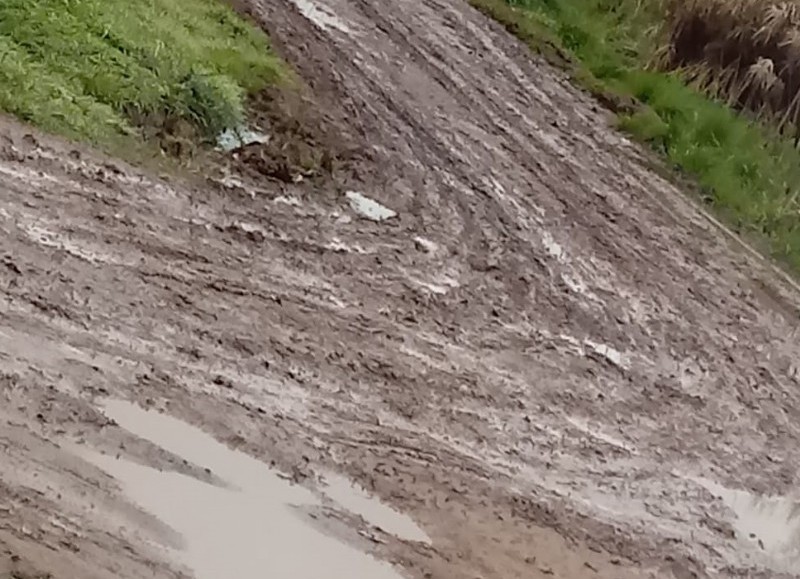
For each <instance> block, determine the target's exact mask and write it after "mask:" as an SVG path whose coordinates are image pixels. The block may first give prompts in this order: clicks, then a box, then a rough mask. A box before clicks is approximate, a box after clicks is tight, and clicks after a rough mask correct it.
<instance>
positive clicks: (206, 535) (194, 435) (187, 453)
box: [84, 401, 421, 579]
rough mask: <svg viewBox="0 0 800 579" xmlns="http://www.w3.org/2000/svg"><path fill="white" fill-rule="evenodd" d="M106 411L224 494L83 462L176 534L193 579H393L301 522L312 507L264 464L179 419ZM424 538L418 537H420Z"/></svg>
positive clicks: (383, 566)
mask: <svg viewBox="0 0 800 579" xmlns="http://www.w3.org/2000/svg"><path fill="white" fill-rule="evenodd" d="M105 409H106V413H107V414H108V416H109V417H111V418H113V419H114V420H116V421H117V423H119V424H120V426H122V427H123V428H125V429H127V430H128V431H130V432H131V433H133V434H135V435H137V436H139V437H141V438H144V439H146V440H150V441H151V442H153V443H155V444H157V445H159V446H161V447H162V448H163V449H165V450H167V451H169V452H171V453H173V454H175V455H177V456H180V457H182V458H184V459H185V460H187V461H190V462H192V463H195V464H196V465H198V466H201V467H206V468H209V469H211V471H212V472H213V473H214V474H215V475H216V476H217V477H219V479H221V480H224V481H225V482H226V483H227V484H228V485H229V487H228V488H222V487H218V486H214V485H211V484H207V483H204V482H202V481H199V480H197V479H195V478H193V477H190V476H186V475H183V474H179V473H175V472H161V471H159V470H156V469H153V468H150V467H147V466H141V465H139V464H135V463H133V462H130V461H127V460H124V459H116V458H113V457H111V456H107V455H101V454H98V453H86V454H85V455H84V458H86V459H87V460H88V461H89V462H91V463H93V464H95V465H96V466H98V467H99V468H101V469H102V470H104V471H106V472H107V473H108V474H110V475H112V476H113V477H115V478H117V479H118V480H119V481H120V483H121V484H122V486H123V488H124V490H125V492H126V494H127V496H128V497H129V498H130V499H131V500H132V501H133V502H135V503H137V504H138V505H139V506H140V507H141V508H142V509H144V510H146V511H148V512H150V513H152V514H153V515H155V516H156V517H158V518H159V519H160V520H161V521H163V522H164V523H166V524H167V525H169V526H170V527H172V528H173V529H174V530H175V531H177V532H178V533H180V534H181V535H182V536H183V539H184V543H185V548H184V550H183V551H181V552H174V555H175V556H176V557H178V558H179V560H180V562H181V563H183V564H185V565H186V566H187V567H189V568H190V569H192V570H193V571H194V573H195V576H196V577H197V579H220V578H223V577H236V579H251V578H252V579H256V578H258V579H263V578H264V577H291V578H292V579H312V578H313V579H345V578H348V579H349V578H351V577H364V578H369V579H399V578H400V577H401V576H400V575H399V574H398V573H397V572H395V571H394V570H393V568H392V567H391V566H390V565H389V564H387V563H385V562H381V561H378V560H376V559H375V558H373V557H371V556H370V555H367V554H365V553H362V552H361V551H358V550H357V549H355V548H353V547H350V546H348V545H345V544H343V543H341V542H339V541H337V540H336V539H335V538H332V537H330V536H327V535H325V534H323V533H322V532H320V531H318V530H316V529H315V528H314V527H312V526H311V525H310V524H309V523H307V522H305V521H304V520H303V519H302V518H301V517H300V516H299V513H298V512H297V509H296V507H298V506H314V505H319V504H320V501H319V499H318V498H317V497H316V496H315V495H314V494H313V493H312V492H311V491H309V490H307V489H304V488H301V487H298V486H294V485H291V484H289V483H288V482H287V481H285V480H283V479H282V478H280V477H279V476H277V474H276V473H275V472H273V471H271V470H270V469H269V468H267V467H266V466H265V465H264V464H263V463H261V462H259V461H257V460H255V459H253V458H251V457H249V456H247V455H245V454H243V453H240V452H236V451H233V450H231V449H229V448H227V447H226V446H224V445H222V444H220V443H219V442H217V441H216V440H215V439H214V438H212V437H211V436H208V435H207V434H205V433H204V432H203V431H201V430H199V429H197V428H195V427H193V426H190V425H188V424H186V423H184V422H181V421H180V420H177V419H175V418H172V417H170V416H167V415H164V414H159V413H156V412H148V411H145V410H142V409H140V408H139V407H138V406H135V405H133V404H130V403H127V402H122V401H110V402H108V403H107V404H106V406H105ZM419 533H421V531H419Z"/></svg>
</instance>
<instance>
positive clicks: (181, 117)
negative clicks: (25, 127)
mask: <svg viewBox="0 0 800 579" xmlns="http://www.w3.org/2000/svg"><path fill="white" fill-rule="evenodd" d="M285 79H288V73H287V70H286V69H284V66H283V64H282V62H281V61H280V60H279V59H278V58H277V57H276V56H274V55H273V53H272V52H271V51H270V48H269V41H268V38H267V37H266V35H265V34H263V33H262V32H261V31H260V30H258V29H257V28H255V27H254V26H251V25H250V24H249V23H246V22H244V21H243V20H241V19H240V18H239V17H238V16H237V15H236V14H234V12H233V11H232V10H231V9H230V8H229V7H228V6H226V5H225V4H224V3H223V2H220V1H219V0H36V1H35V2H30V0H3V1H2V2H0V109H2V110H4V111H6V112H9V113H12V114H14V115H16V116H17V117H19V118H21V119H22V120H24V121H27V122H30V123H31V124H34V125H37V126H38V127H40V128H42V129H44V130H47V131H51V132H55V133H59V134H62V135H65V136H68V137H71V138H77V139H80V140H86V141H89V142H91V143H93V144H95V145H100V146H103V147H104V148H107V149H110V150H114V151H120V150H124V149H125V148H126V147H130V146H131V145H134V144H140V143H142V142H143V141H144V140H145V139H147V137H151V136H153V133H158V134H163V133H168V134H184V135H186V134H189V135H190V136H191V138H192V139H198V138H199V139H210V138H211V137H213V136H214V135H216V134H217V133H219V132H220V131H222V130H224V129H227V128H233V127H236V126H238V125H239V124H240V123H241V122H242V121H243V119H244V115H245V104H244V103H245V98H246V96H247V94H249V93H255V92H257V91H259V90H260V89H262V88H264V87H267V86H270V85H274V84H276V83H281V82H282V81H283V80H285Z"/></svg>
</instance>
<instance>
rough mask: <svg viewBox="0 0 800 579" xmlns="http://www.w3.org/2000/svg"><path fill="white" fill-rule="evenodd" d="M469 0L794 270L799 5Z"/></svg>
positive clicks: (799, 216)
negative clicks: (563, 72)
mask: <svg viewBox="0 0 800 579" xmlns="http://www.w3.org/2000/svg"><path fill="white" fill-rule="evenodd" d="M470 1H471V3H472V4H473V5H474V6H475V7H476V8H478V9H479V10H481V11H483V12H484V13H486V14H487V15H489V16H491V17H493V18H494V19H496V20H497V21H498V22H500V23H501V24H503V25H504V26H505V27H506V28H507V29H508V30H509V31H510V32H512V33H514V34H516V35H517V36H518V37H519V38H520V39H521V40H523V41H524V42H526V43H527V44H528V45H529V46H530V47H531V48H532V49H534V50H535V51H537V52H539V53H541V54H543V55H544V56H545V57H547V58H549V59H550V60H553V61H555V62H556V64H560V65H562V66H565V67H566V68H567V69H568V70H570V72H571V73H572V75H573V77H574V78H575V80H576V81H577V82H578V83H580V84H582V85H583V87H584V88H586V89H587V90H589V91H591V92H592V93H594V94H595V95H596V96H598V97H599V98H600V100H601V101H602V102H604V103H605V104H607V105H608V106H610V107H611V108H612V109H613V110H615V111H616V112H617V115H618V117H619V125H620V127H621V128H622V129H624V130H626V131H628V132H629V133H630V134H631V135H633V136H634V137H636V138H638V139H640V140H642V141H645V142H647V143H649V144H650V145H652V146H653V148H655V149H656V150H658V151H659V152H661V153H663V154H664V155H665V157H666V158H667V159H668V161H670V162H671V164H672V165H673V166H674V167H675V168H676V169H678V170H679V171H681V172H683V173H685V174H688V175H690V176H691V177H693V178H694V180H696V182H697V183H699V185H700V189H701V191H702V195H703V198H704V200H705V201H706V202H708V203H710V204H712V205H713V206H714V207H715V208H716V209H718V210H719V211H720V212H721V213H722V214H723V216H724V217H727V218H728V221H729V223H730V224H731V225H732V226H733V227H734V229H737V230H738V231H739V232H740V233H745V234H757V236H758V237H760V238H761V239H764V240H766V242H767V244H768V246H769V249H770V250H771V252H772V254H773V256H775V257H777V258H780V259H782V260H784V261H786V262H788V263H789V264H790V265H792V266H794V268H796V270H800V198H799V197H800V152H798V150H797V148H796V147H795V143H794V136H795V135H796V134H797V129H798V126H800V2H798V1H797V0H791V1H784V2H777V1H774V0H470Z"/></svg>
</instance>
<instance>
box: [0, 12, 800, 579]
mask: <svg viewBox="0 0 800 579" xmlns="http://www.w3.org/2000/svg"><path fill="white" fill-rule="evenodd" d="M237 8H239V9H240V10H242V11H246V12H247V13H248V14H250V16H251V17H253V18H255V19H257V20H258V21H259V22H261V23H262V25H264V27H265V28H266V29H267V30H268V31H269V32H270V33H271V35H272V36H273V38H274V39H275V41H276V45H277V47H278V48H279V49H280V50H281V51H282V53H283V54H284V55H285V56H286V57H287V58H288V59H289V60H290V61H291V62H292V63H293V64H294V65H295V66H296V67H297V69H298V70H299V72H300V73H301V75H302V76H303V77H304V79H305V80H306V81H307V82H308V84H309V86H310V87H311V89H312V90H313V92H314V94H315V96H316V98H318V99H319V107H320V110H321V111H324V114H325V115H326V118H327V122H329V123H333V124H337V123H338V125H339V126H340V129H341V131H342V134H343V137H342V139H343V140H346V141H347V142H348V143H358V144H359V145H358V146H359V147H360V149H359V151H358V161H357V162H354V163H353V164H352V165H351V166H350V167H349V168H348V170H347V171H340V172H338V173H337V172H336V171H334V175H335V178H334V179H333V180H332V181H328V182H325V183H307V182H300V183H294V184H287V183H279V182H276V181H273V180H269V179H265V178H257V177H256V176H255V173H247V172H244V173H243V174H233V175H232V174H228V175H227V177H226V178H225V179H221V178H220V179H209V180H208V181H207V182H206V183H203V184H197V183H193V182H181V181H179V180H178V179H171V180H165V179H164V178H157V177H154V176H148V175H146V174H144V173H141V172H139V171H137V170H134V169H131V168H129V167H127V166H125V165H124V164H122V163H120V162H117V161H109V160H107V159H102V158H100V157H98V156H95V155H93V154H91V153H89V152H87V151H83V150H81V151H79V150H77V149H76V148H75V147H74V146H71V145H66V144H63V143H61V142H59V141H57V140H54V139H48V138H45V137H42V136H33V135H30V134H29V131H28V130H27V129H24V128H22V127H20V126H19V125H17V124H15V123H13V122H10V121H4V122H3V126H2V135H3V136H2V137H0V183H2V186H1V187H0V235H2V239H3V243H2V251H0V291H2V296H0V297H1V298H2V299H0V369H2V375H0V396H2V401H0V450H2V460H3V469H2V474H1V475H0V577H4V578H5V577H46V576H48V574H51V575H52V576H53V577H64V578H72V577H75V578H78V577H80V578H81V579H91V578H95V577H96V578H106V577H115V578H138V577H153V576H157V577H184V576H190V575H191V574H192V573H193V572H195V573H196V570H193V569H192V567H191V561H189V562H188V563H187V562H186V560H184V559H183V558H181V557H179V556H176V555H175V553H176V552H186V553H191V552H192V549H193V546H192V545H195V546H196V544H197V543H192V540H193V539H192V536H188V537H187V536H184V534H183V533H181V531H180V529H178V528H176V527H180V526H181V524H182V523H181V521H184V519H180V518H174V519H170V520H172V521H173V523H172V524H170V523H169V521H167V520H166V519H169V517H167V516H163V514H162V516H159V513H158V512H157V511H158V510H159V508H160V507H159V505H155V504H149V503H148V501H149V499H148V497H147V496H144V495H142V494H141V493H142V492H144V491H143V490H142V489H141V488H139V487H136V488H134V489H133V490H134V491H136V492H131V489H130V484H131V483H130V481H129V480H128V481H127V482H126V477H127V476H128V475H127V474H126V473H128V472H133V471H135V472H136V473H138V474H139V475H141V476H145V474H142V473H145V472H146V473H148V474H147V476H151V475H153V473H158V472H159V471H160V472H161V473H162V474H163V476H167V475H169V476H173V477H183V478H182V479H181V480H184V479H185V480H184V482H185V481H186V480H188V481H191V482H192V484H197V485H201V488H203V489H204V491H203V492H207V491H208V492H210V491H209V489H222V488H225V485H226V484H230V483H232V482H233V484H234V485H235V484H236V481H232V480H231V478H230V477H231V476H232V475H231V473H225V472H218V471H219V470H220V469H215V468H212V466H213V465H210V464H205V463H204V458H205V457H204V456H186V455H183V454H181V453H177V452H175V451H174V449H171V447H170V445H169V444H166V443H164V442H163V441H161V440H159V439H158V437H157V436H156V435H155V434H153V436H152V437H148V436H142V435H143V434H145V433H142V432H136V431H137V428H133V426H135V425H136V424H138V423H136V424H129V425H128V426H129V427H130V429H128V430H126V428H125V424H123V423H122V422H124V421H117V420H114V419H113V417H112V416H110V415H109V414H108V413H107V408H108V407H107V401H108V400H126V401H129V402H132V403H134V404H136V405H137V406H140V407H141V408H143V409H150V410H152V411H159V412H163V413H165V414H169V415H171V416H172V417H174V418H175V419H179V420H181V421H183V422H185V423H188V424H191V425H194V426H195V427H198V428H201V429H202V430H203V431H204V432H205V433H206V434H208V435H211V436H213V437H214V439H215V440H216V441H218V442H219V443H221V444H223V445H226V446H227V447H229V448H230V449H235V450H238V451H240V452H241V453H244V454H246V455H249V456H250V457H251V458H253V459H257V460H258V461H261V462H262V463H263V464H264V465H265V468H266V467H268V468H269V469H271V472H273V473H275V474H274V476H275V477H278V478H279V479H280V480H282V481H286V482H287V483H291V484H292V485H294V486H293V487H290V488H292V489H294V490H293V491H292V492H296V493H307V494H308V496H313V497H316V498H315V499H314V500H311V499H309V500H308V501H307V502H305V503H303V504H302V505H301V506H299V507H297V508H296V509H295V510H294V511H293V515H292V516H293V517H295V518H294V519H292V520H291V521H292V522H290V523H289V522H287V523H285V524H286V525H300V523H299V522H298V521H300V520H302V521H303V525H305V526H306V527H308V528H311V529H312V530H313V531H314V533H317V534H316V535H314V536H315V537H316V539H315V540H318V541H320V543H319V544H322V542H323V539H322V538H335V542H338V543H340V544H341V545H346V546H347V547H348V549H351V550H352V551H353V552H354V553H359V552H360V553H361V554H363V556H364V557H368V558H369V565H377V566H379V567H380V569H381V571H380V573H384V572H385V573H387V574H399V575H400V576H404V577H410V578H417V577H418V578H426V579H433V578H450V577H467V578H475V579H477V578H483V579H490V578H495V577H496V578H503V579H506V578H512V577H526V578H531V577H533V578H537V577H542V578H545V577H564V578H570V579H582V578H584V577H585V578H589V577H601V578H614V579H617V578H626V577H674V578H679V579H684V578H689V577H794V576H797V569H798V545H800V531H798V528H799V527H800V522H798V521H800V509H798V508H797V506H796V505H797V503H795V501H794V499H795V497H796V496H797V495H796V490H795V489H796V484H797V475H796V473H797V469H798V459H799V458H800V444H798V440H800V394H798V392H799V390H798V386H800V384H798V382H800V372H799V371H798V367H797V364H798V362H797V361H798V360H800V341H798V339H797V335H796V328H797V321H796V320H797V314H796V312H797V304H798V300H797V296H798V294H797V291H796V290H795V289H794V288H793V287H792V286H791V284H789V283H788V282H786V281H785V280H783V278H781V277H780V276H777V275H775V274H774V272H773V271H772V270H771V268H769V267H768V266H767V265H766V264H764V263H763V262H761V261H760V260H759V259H757V258H756V257H754V255H753V254H752V252H750V251H747V250H746V249H744V248H743V247H742V246H741V244H739V243H738V242H736V241H735V240H733V239H732V238H731V237H730V236H729V235H727V234H726V233H724V232H723V231H721V230H720V229H719V228H718V227H717V226H716V225H714V223H712V221H711V220H709V219H708V218H707V217H706V216H704V215H703V214H702V213H701V212H700V211H699V210H698V209H696V208H695V207H694V206H693V205H692V204H691V203H689V202H688V201H687V200H686V199H684V197H682V196H681V194H680V193H679V192H678V191H676V190H675V189H674V188H673V187H672V186H671V185H670V184H669V183H667V182H666V181H664V180H663V179H662V178H661V177H659V176H657V175H656V174H655V173H653V172H652V171H651V170H649V169H647V168H646V167H647V166H648V163H649V160H648V159H647V158H646V157H645V156H644V154H643V153H641V152H640V151H639V150H638V149H637V148H636V147H635V146H634V145H632V144H630V143H628V142H627V141H626V140H625V139H624V138H622V137H621V136H620V135H619V134H617V133H616V132H614V131H613V130H612V129H610V128H609V119H608V118H607V116H606V115H605V114H604V113H603V112H602V111H600V110H598V107H597V106H596V105H595V104H594V103H593V102H591V100H589V99H588V98H587V97H585V96H583V95H581V94H580V93H578V92H577V91H576V90H574V89H572V88H571V87H570V86H569V85H568V84H567V83H566V81H565V80H564V79H563V78H562V77H561V75H560V74H559V73H558V72H556V71H554V70H552V69H550V68H549V67H547V66H546V65H544V64H543V63H541V62H538V61H536V60H534V59H533V58H532V57H530V56H529V55H528V54H527V53H526V51H525V50H524V48H523V47H521V46H520V45H518V44H517V43H516V42H515V41H514V40H513V39H511V38H510V37H508V36H507V35H506V34H505V33H504V32H503V31H501V29H500V28H499V27H498V26H495V25H494V24H493V23H490V22H488V21H487V20H486V19H485V18H484V17H482V16H481V15H479V14H477V13H476V12H475V11H473V10H472V9H470V8H469V7H468V6H467V5H466V4H465V3H463V2H457V1H454V0H453V1H445V0H422V1H419V2H410V1H406V0H403V1H400V2H393V3H383V2H376V1H374V0H315V3H314V4H309V3H307V2H305V1H304V0H297V4H293V3H290V2H288V1H287V2H281V1H278V0H270V1H269V2H267V1H258V0H252V1H249V0H248V1H245V0H242V1H241V2H240V3H239V4H237ZM348 146H350V145H348ZM365 199H367V200H372V201H374V203H372V202H368V201H365ZM376 216H377V217H376ZM98 453H100V454H98ZM102 453H105V455H103V454H102ZM98 456H101V457H104V458H102V459H98V458H97V457H98ZM208 460H211V457H208ZM117 463H118V464H117ZM115 465H116V466H115ZM131 465H133V466H131ZM137 467H138V470H137ZM125 469H128V470H125ZM223 470H224V469H223ZM115 473H116V476H115ZM326 474H327V475H328V477H329V479H330V480H331V481H334V484H332V485H330V488H331V489H333V490H331V491H330V493H329V494H330V496H329V495H326V494H325V488H326V485H328V484H330V483H326V482H325V476H326ZM131 476H133V475H131ZM137 476H138V475H137ZM336 477H339V478H336ZM148 480H149V479H148ZM170 480H172V479H170ZM337 480H338V482H335V481H337ZM343 481H344V482H343ZM348 481H350V482H352V483H354V484H357V485H359V486H360V487H361V488H362V489H363V490H364V491H365V492H366V493H367V494H369V495H370V497H372V498H374V499H376V500H377V499H380V501H382V503H381V504H382V505H383V506H382V507H381V508H384V509H388V508H391V509H393V510H394V511H397V512H400V513H403V514H404V515H405V516H407V517H410V519H411V520H413V522H414V524H415V525H416V526H418V527H419V531H420V533H422V535H421V536H424V537H425V538H429V539H430V540H429V541H426V540H415V539H414V537H412V536H409V535H408V534H406V533H403V532H400V531H397V530H395V529H393V525H392V524H390V523H386V522H383V523H382V522H380V521H379V520H375V519H373V518H372V517H371V516H370V514H369V512H368V511H367V510H364V509H363V508H361V507H363V505H364V504H365V501H366V502H368V499H367V498H364V497H362V498H361V499H359V500H354V499H352V495H351V494H350V493H348V492H347V485H348V484H350V482H348ZM126 485H128V486H126ZM202 485H204V486H202ZM240 486H241V485H240ZM198 488H200V487H198ZM337 488H338V489H339V491H336V492H334V491H335V489H337ZM220 492H221V491H220ZM287 492H288V491H287ZM186 494H187V497H188V496H189V495H190V494H191V493H186ZM333 495H339V496H338V497H337V496H333ZM759 497H767V498H759ZM156 498H158V497H156ZM161 498H163V497H161ZM273 500H278V499H277V498H273ZM300 502H303V501H300ZM175 508H176V509H177V508H178V507H177V506H176V507H175ZM223 514H225V513H223ZM228 514H229V513H228ZM283 515H284V516H286V515H285V513H284V514H283ZM220 517H222V514H221V515H220ZM265 518H269V517H265ZM207 520H209V521H211V522H209V525H213V524H215V523H214V520H215V519H214V518H213V516H212V515H209V519H207ZM276 520H277V521H281V520H283V519H281V518H279V517H278V518H276ZM219 521H220V522H219V524H222V522H224V521H227V519H224V517H222V518H220V519H219ZM765 521H766V522H765ZM184 522H185V521H184ZM248 524H250V523H248V522H246V521H242V526H243V528H247V527H246V525H248ZM253 528H254V529H255V530H254V531H253V533H258V532H262V531H263V529H261V527H258V526H257V525H256V526H255V527H253ZM413 528H416V527H413ZM264 532H265V533H266V531H264ZM269 532H273V533H274V532H275V529H274V528H273V527H270V528H269ZM298 532H299V531H298ZM321 537H322V538H321ZM227 538H229V537H227V536H226V539H227ZM417 538H419V537H417ZM280 539H281V540H284V539H286V536H281V537H280ZM198 540H201V539H198ZM206 540H208V536H206V537H204V538H203V539H202V540H201V544H204V543H202V541H206ZM187 541H188V543H189V544H188V545H187V544H186V543H187ZM276 541H277V539H276ZM210 544H212V545H213V538H212V540H211V543H210ZM254 544H258V541H255V542H254ZM314 544H316V543H314ZM325 544H328V543H325ZM281 545H283V543H281V542H280V541H277V542H276V543H274V544H273V545H272V548H273V549H277V548H279V547H280V546H281ZM269 548H270V541H269V540H268V538H265V539H264V549H265V550H268V549H269ZM320 548H322V547H320ZM211 550H212V549H211V548H210V547H208V546H206V548H205V549H204V551H203V552H204V553H206V554H208V552H209V551H211ZM276 553H278V551H276ZM279 553H280V555H281V557H282V558H281V559H280V562H281V564H283V563H286V564H287V565H288V567H292V566H291V560H290V558H288V559H287V552H286V549H283V548H281V550H280V551H279ZM298 553H300V552H298ZM287 561H288V563H287ZM218 563H219V560H215V562H214V563H213V564H218ZM301 563H302V565H305V564H306V563H307V561H303V560H302V556H301V555H300V554H298V566H297V567H296V568H293V569H288V570H287V571H286V573H288V574H292V573H294V576H298V577H300V576H302V572H301V571H300V570H301V569H305V567H303V566H302V565H301ZM276 564H277V563H276ZM365 564H367V563H365ZM209 565H211V563H209ZM389 565H392V566H393V569H390V568H389ZM235 568H236V569H246V567H245V566H244V563H242V566H240V567H235ZM327 569H328V571H330V572H331V573H333V574H331V575H330V576H331V577H335V576H336V575H335V572H334V571H333V569H334V567H333V566H328V568H327ZM376 573H377V571H376ZM196 575H197V576H198V577H202V576H203V575H202V574H201V573H196ZM236 576H246V575H245V574H242V573H239V574H238V575H236ZM287 576H288V575H287ZM381 576H383V575H381Z"/></svg>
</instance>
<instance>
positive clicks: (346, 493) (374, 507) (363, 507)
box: [322, 474, 431, 544]
mask: <svg viewBox="0 0 800 579" xmlns="http://www.w3.org/2000/svg"><path fill="white" fill-rule="evenodd" d="M325 482H326V483H327V486H325V487H323V489H322V492H324V493H325V494H326V495H327V496H328V497H329V498H331V499H332V500H333V501H335V502H336V503H338V504H339V505H340V506H342V507H343V508H345V509H347V510H348V511H350V512H351V513H354V514H356V515H361V516H362V517H363V518H364V520H365V521H367V522H368V523H370V524H371V525H372V526H374V527H377V528H379V529H381V530H383V531H385V532H387V533H389V534H392V535H394V536H395V537H400V538H401V539H405V540H407V541H419V542H422V543H429V544H430V542H431V540H430V538H429V537H428V535H426V534H425V531H423V530H422V529H420V528H419V527H418V526H417V524H416V523H415V522H414V521H413V520H412V519H411V517H409V516H408V515H404V514H402V513H398V512H397V511H395V510H394V509H392V508H390V507H388V506H386V505H384V504H383V503H381V502H380V501H376V500H375V499H374V498H372V497H370V496H369V494H368V493H367V492H366V491H365V490H364V489H362V488H361V487H359V486H357V485H354V484H353V483H352V482H351V481H350V480H348V479H346V478H345V477H343V476H338V475H332V474H326V475H325Z"/></svg>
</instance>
